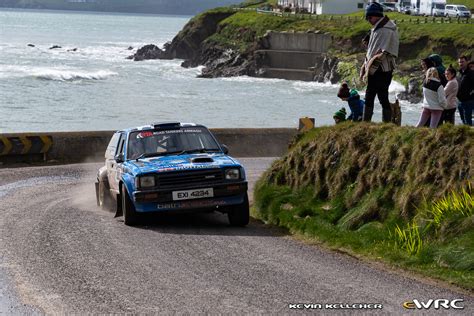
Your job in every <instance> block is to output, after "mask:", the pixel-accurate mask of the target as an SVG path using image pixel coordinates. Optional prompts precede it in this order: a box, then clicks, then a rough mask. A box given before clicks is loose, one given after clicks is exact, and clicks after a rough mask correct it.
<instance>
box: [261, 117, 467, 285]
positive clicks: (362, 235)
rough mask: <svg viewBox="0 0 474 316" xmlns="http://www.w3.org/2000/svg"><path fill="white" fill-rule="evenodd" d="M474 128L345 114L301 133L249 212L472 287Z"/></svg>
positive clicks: (295, 230)
mask: <svg viewBox="0 0 474 316" xmlns="http://www.w3.org/2000/svg"><path fill="white" fill-rule="evenodd" d="M473 139H474V131H473V130H471V129H468V128H465V127H453V126H449V127H444V128H441V129H438V130H434V131H433V130H428V129H424V128H422V129H416V128H411V127H395V126H393V125H380V124H362V123H360V124H353V123H344V124H340V125H337V126H334V127H323V128H318V129H313V130H312V131H310V132H308V133H306V134H303V135H299V136H298V137H297V138H296V139H295V140H294V142H293V144H292V147H291V148H290V150H289V151H288V153H287V155H286V156H285V157H283V158H281V159H280V160H278V161H276V162H275V163H274V164H273V165H272V167H271V168H270V169H269V170H267V172H266V173H265V174H264V176H263V177H262V178H261V179H260V180H259V182H258V183H257V186H256V190H255V205H254V208H253V210H252V212H253V216H255V217H256V218H260V219H262V220H263V221H265V222H266V223H269V224H272V225H278V226H281V227H285V228H287V229H288V230H289V231H290V232H291V233H293V234H295V235H298V236H302V237H304V238H306V239H309V240H314V241H317V242H318V243H324V244H325V245H327V246H328V247H330V248H334V249H341V250H344V251H347V252H349V253H352V254H355V255H358V256H364V257H367V258H370V259H375V260H382V261H384V262H386V263H388V264H391V265H394V266H397V267H402V268H405V269H409V270H413V271H417V272H419V273H421V274H424V275H427V276H430V277H433V278H438V279H441V280H445V281H447V282H450V283H453V284H456V285H458V286H460V287H463V288H465V289H468V290H470V291H474V243H473V242H472V240H474V206H473V203H474V202H473V200H474V198H473V194H474V191H473V190H472V186H471V185H472V179H474V177H473V173H474V168H473V162H471V161H470V160H469V159H467V160H466V159H465V157H471V156H472V154H473V153H474V144H473Z"/></svg>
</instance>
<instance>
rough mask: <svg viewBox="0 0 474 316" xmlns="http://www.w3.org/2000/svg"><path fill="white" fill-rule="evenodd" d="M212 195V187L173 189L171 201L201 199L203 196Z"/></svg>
mask: <svg viewBox="0 0 474 316" xmlns="http://www.w3.org/2000/svg"><path fill="white" fill-rule="evenodd" d="M213 196H214V190H213V189H212V188H206V189H196V190H186V191H173V201H179V200H191V199H203V198H209V197H213Z"/></svg>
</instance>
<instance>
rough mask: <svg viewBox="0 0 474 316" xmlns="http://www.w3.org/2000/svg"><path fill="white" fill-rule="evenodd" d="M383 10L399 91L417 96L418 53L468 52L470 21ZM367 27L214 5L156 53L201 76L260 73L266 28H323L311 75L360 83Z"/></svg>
mask: <svg viewBox="0 0 474 316" xmlns="http://www.w3.org/2000/svg"><path fill="white" fill-rule="evenodd" d="M389 16H390V18H391V19H393V20H395V21H396V22H397V23H398V27H399V33H400V54H399V58H398V63H399V67H398V69H397V70H396V72H395V73H394V77H395V79H396V80H398V81H401V82H402V83H403V84H404V85H405V86H406V90H407V91H406V93H405V95H402V96H401V97H405V98H408V99H410V98H411V99H412V100H413V101H415V102H416V101H417V100H418V101H419V97H420V95H419V85H420V80H419V78H420V77H421V75H422V74H421V72H420V69H419V60H420V59H421V58H424V57H427V56H428V55H429V54H431V53H437V54H440V55H441V56H442V57H443V59H444V64H445V65H446V66H448V65H449V64H451V63H453V64H454V63H455V61H456V58H457V57H458V56H459V55H460V54H467V55H471V54H472V47H473V46H474V35H473V34H474V24H472V23H464V24H463V23H450V24H448V23H447V22H446V24H440V23H441V22H439V23H438V22H436V21H435V22H433V23H431V22H432V21H431V22H429V21H428V20H426V19H424V20H423V19H422V21H421V22H420V19H419V18H418V22H416V20H413V21H412V19H411V17H410V18H407V16H405V15H401V14H398V13H393V14H390V15H389ZM408 19H410V20H408ZM417 23H418V24H417ZM421 23H423V24H421ZM369 29H370V25H368V24H367V22H366V21H364V20H362V19H361V18H360V13H357V14H352V15H345V16H337V17H336V16H335V17H334V18H331V17H329V18H328V17H326V18H317V19H316V18H312V19H308V18H299V17H298V16H285V17H283V16H275V15H271V14H261V13H258V12H256V11H254V10H235V9H232V8H218V9H213V10H209V11H206V12H204V13H202V14H200V15H197V16H196V17H194V18H193V19H191V20H190V21H189V23H187V24H186V25H185V27H184V28H183V30H182V31H180V32H179V34H178V35H176V37H175V38H174V39H173V40H172V42H171V43H168V44H166V45H165V46H164V47H163V53H162V54H161V55H160V56H159V58H164V59H170V58H179V59H184V62H183V64H182V66H183V67H196V66H200V65H202V66H204V68H203V70H202V74H201V77H207V78H212V77H228V76H240V75H249V76H262V73H263V66H264V65H265V58H263V57H262V55H261V54H258V53H257V52H259V51H261V50H265V49H268V34H269V31H270V30H271V31H273V32H285V33H324V34H330V35H331V37H332V44H331V46H330V47H329V50H328V51H327V53H326V54H325V58H323V59H321V60H320V61H318V62H317V63H315V64H314V65H311V67H310V68H312V70H314V71H315V75H314V77H313V78H312V80H315V81H331V82H332V83H336V82H338V81H342V80H345V81H349V82H351V84H352V85H354V86H357V87H359V88H361V87H363V85H364V83H363V82H359V80H358V73H359V69H360V66H361V65H362V62H363V59H364V55H365V47H364V46H363V45H362V44H361V40H362V38H363V37H364V36H365V35H366V34H367V32H368V31H369ZM471 30H472V31H471Z"/></svg>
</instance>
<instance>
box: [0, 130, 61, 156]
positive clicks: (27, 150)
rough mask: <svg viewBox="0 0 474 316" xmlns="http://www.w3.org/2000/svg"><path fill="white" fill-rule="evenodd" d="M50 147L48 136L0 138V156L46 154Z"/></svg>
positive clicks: (51, 140)
mask: <svg viewBox="0 0 474 316" xmlns="http://www.w3.org/2000/svg"><path fill="white" fill-rule="evenodd" d="M52 145H53V138H52V137H51V136H49V135H41V136H40V135H11V136H0V156H11V155H29V154H46V153H47V152H48V151H49V150H50V149H51V146H52Z"/></svg>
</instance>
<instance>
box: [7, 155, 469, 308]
mask: <svg viewBox="0 0 474 316" xmlns="http://www.w3.org/2000/svg"><path fill="white" fill-rule="evenodd" d="M241 161H242V162H243V163H244V165H245V166H246V167H247V170H248V175H249V178H250V180H251V181H252V183H253V182H254V181H255V179H256V178H257V177H258V175H259V174H260V173H261V172H262V171H263V170H264V169H265V168H266V167H267V166H268V165H269V164H270V163H271V159H241ZM98 167H99V164H95V163H93V164H78V165H66V166H51V167H35V168H33V167H30V168H15V169H0V214H1V216H0V250H1V255H0V258H1V265H0V285H1V290H0V311H1V312H3V313H4V314H31V313H39V314H42V313H46V314H69V313H76V314H83V313H88V314H90V313H140V314H143V313H146V314H157V313H180V314H183V313H188V314H194V313H211V314H219V313H226V314H227V313H233V314H243V313H245V314H257V313H259V314H294V313H301V312H302V311H297V310H293V309H290V308H289V304H296V303H306V304H322V305H323V307H324V305H325V304H335V303H343V304H354V303H374V304H382V305H383V310H382V312H383V313H393V314H402V313H403V314H406V313H408V312H409V314H412V313H416V311H414V310H405V309H403V307H402V303H403V302H405V301H409V300H413V299H418V300H425V301H426V300H428V299H441V298H442V299H455V298H462V299H464V302H463V303H462V305H463V306H464V307H465V308H464V309H463V310H453V309H450V310H442V311H439V314H446V313H447V312H448V313H449V314H453V315H472V314H473V313H474V299H473V297H472V296H471V297H469V296H466V295H465V294H464V295H463V294H461V293H457V292H455V291H453V290H447V289H444V288H442V287H440V286H439V285H436V284H435V283H433V282H424V281H419V280H415V279H413V278H411V277H404V276H401V275H400V273H393V272H388V271H387V270H386V269H382V268H380V267H378V266H377V265H373V264H368V263H364V262H361V261H359V260H357V259H354V258H352V257H349V256H347V255H344V254H340V253H335V252H332V251H328V250H325V249H322V248H319V247H317V246H312V245H306V244H303V243H302V242H300V241H297V240H294V239H293V238H291V237H289V236H286V235H284V234H282V233H281V232H279V231H278V230H277V229H272V228H269V227H266V226H265V225H263V224H261V223H259V222H256V221H253V222H252V223H251V224H250V225H249V226H248V227H246V228H232V227H229V226H228V224H227V217H226V216H224V215H220V214H201V215H193V216H192V215H186V216H168V217H157V218H152V220H151V221H150V223H149V224H148V225H147V226H142V227H137V228H132V227H127V226H125V225H124V224H123V221H122V219H121V218H117V219H114V218H113V214H112V213H109V212H105V211H102V210H100V209H98V208H97V207H96V205H95V194H94V186H93V182H94V179H95V172H96V170H97V168H98ZM314 307H317V305H315V306H314ZM330 307H334V305H330ZM306 312H308V313H312V314H314V313H321V312H323V313H325V314H340V313H341V312H343V311H341V310H330V309H325V310H318V309H312V310H307V311H306ZM345 312H346V313H347V314H349V313H350V314H353V313H354V311H351V310H345ZM380 312H381V311H380V310H373V313H376V314H379V313H380ZM425 312H426V311H425ZM362 313H367V311H357V314H362Z"/></svg>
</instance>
